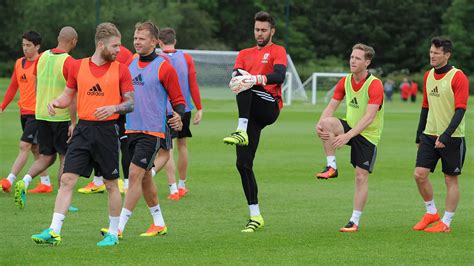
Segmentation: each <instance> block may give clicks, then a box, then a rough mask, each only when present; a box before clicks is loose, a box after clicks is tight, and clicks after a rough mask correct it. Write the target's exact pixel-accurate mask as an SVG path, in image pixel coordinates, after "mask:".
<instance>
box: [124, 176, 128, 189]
mask: <svg viewBox="0 0 474 266" xmlns="http://www.w3.org/2000/svg"><path fill="white" fill-rule="evenodd" d="M123 189H128V178H127V179H124V180H123Z"/></svg>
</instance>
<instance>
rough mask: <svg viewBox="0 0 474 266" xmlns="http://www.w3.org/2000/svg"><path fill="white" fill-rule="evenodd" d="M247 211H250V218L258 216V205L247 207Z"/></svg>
mask: <svg viewBox="0 0 474 266" xmlns="http://www.w3.org/2000/svg"><path fill="white" fill-rule="evenodd" d="M249 210H250V217H252V216H259V215H260V208H258V204H251V205H249Z"/></svg>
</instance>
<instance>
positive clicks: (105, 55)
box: [100, 48, 117, 62]
mask: <svg viewBox="0 0 474 266" xmlns="http://www.w3.org/2000/svg"><path fill="white" fill-rule="evenodd" d="M100 56H102V58H104V59H105V61H109V62H112V61H115V58H117V54H112V53H111V52H110V51H109V50H107V48H105V49H104V50H103V51H102V53H101V54H100Z"/></svg>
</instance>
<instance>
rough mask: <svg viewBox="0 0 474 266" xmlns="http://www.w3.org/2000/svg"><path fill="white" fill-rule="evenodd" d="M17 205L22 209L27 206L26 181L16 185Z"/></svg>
mask: <svg viewBox="0 0 474 266" xmlns="http://www.w3.org/2000/svg"><path fill="white" fill-rule="evenodd" d="M15 203H16V205H18V207H19V208H20V209H23V208H25V204H26V189H25V181H23V180H20V181H18V182H16V184H15Z"/></svg>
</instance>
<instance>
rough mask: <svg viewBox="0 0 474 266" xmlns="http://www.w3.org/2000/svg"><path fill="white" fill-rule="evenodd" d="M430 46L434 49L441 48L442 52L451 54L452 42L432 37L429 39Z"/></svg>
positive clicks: (443, 38)
mask: <svg viewBox="0 0 474 266" xmlns="http://www.w3.org/2000/svg"><path fill="white" fill-rule="evenodd" d="M431 45H434V46H435V47H436V48H440V47H441V48H443V52H445V53H452V52H453V42H452V41H451V40H450V39H448V38H445V37H441V36H438V37H434V38H433V39H431Z"/></svg>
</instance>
